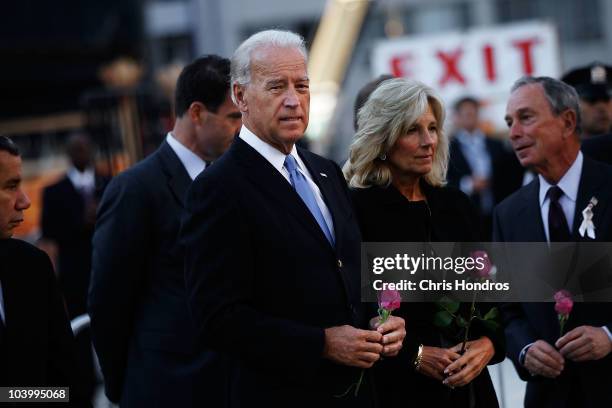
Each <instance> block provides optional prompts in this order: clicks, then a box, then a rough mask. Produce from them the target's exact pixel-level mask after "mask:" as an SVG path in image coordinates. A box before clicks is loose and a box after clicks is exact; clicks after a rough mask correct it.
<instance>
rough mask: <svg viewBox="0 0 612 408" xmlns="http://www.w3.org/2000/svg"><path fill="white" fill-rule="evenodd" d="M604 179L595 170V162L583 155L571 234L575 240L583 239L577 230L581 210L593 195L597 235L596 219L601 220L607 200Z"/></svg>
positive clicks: (580, 222)
mask: <svg viewBox="0 0 612 408" xmlns="http://www.w3.org/2000/svg"><path fill="white" fill-rule="evenodd" d="M605 181H606V180H605V179H604V177H603V174H602V173H601V172H600V171H597V166H596V163H595V162H594V161H593V160H591V159H590V158H588V157H587V156H584V163H583V165H582V174H581V175H580V184H579V185H578V195H577V197H576V209H575V210H574V224H573V226H572V234H573V235H574V238H575V239H576V240H577V241H579V240H582V239H585V238H583V237H581V236H580V234H579V231H578V230H579V228H580V224H582V219H583V217H582V211H583V210H584V209H585V208H586V206H587V205H588V204H589V201H591V198H593V197H595V198H596V199H597V205H596V206H595V207H593V223H594V224H595V228H596V232H595V234H596V235H595V236H596V237H597V225H598V221H600V220H601V216H602V215H603V214H604V213H605V209H606V205H607V202H608V201H609V200H608V199H606V198H605V197H607V196H608V194H609V192H608V191H605V189H603V187H604V186H605ZM598 215H599V217H598ZM585 236H586V235H585ZM586 239H589V238H586Z"/></svg>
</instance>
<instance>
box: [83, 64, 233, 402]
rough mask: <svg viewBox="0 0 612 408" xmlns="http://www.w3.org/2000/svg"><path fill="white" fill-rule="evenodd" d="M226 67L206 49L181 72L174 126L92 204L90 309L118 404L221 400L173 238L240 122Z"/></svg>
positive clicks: (219, 373) (214, 363) (216, 366)
mask: <svg viewBox="0 0 612 408" xmlns="http://www.w3.org/2000/svg"><path fill="white" fill-rule="evenodd" d="M229 69H230V64H229V60H227V59H224V58H221V57H217V56H214V55H211V56H206V57H203V58H199V59H197V60H195V61H194V62H192V63H191V64H189V65H188V66H186V67H185V68H184V69H183V71H182V73H181V74H180V76H179V78H178V81H177V87H176V93H175V112H176V117H177V119H176V123H175V125H174V129H173V130H172V131H171V132H170V133H169V134H168V135H167V137H166V140H165V141H164V142H163V143H162V145H161V146H160V147H159V149H158V150H157V151H156V152H155V153H153V154H152V155H151V156H149V157H148V158H147V159H145V160H143V161H142V162H141V163H139V164H137V165H136V166H134V167H133V168H131V169H129V170H127V171H125V172H124V173H122V174H120V175H119V176H117V177H115V178H114V179H113V181H111V183H110V184H109V186H108V187H107V189H106V192H105V193H104V196H103V198H102V202H101V203H100V209H99V211H98V220H97V224H96V230H95V234H94V239H93V248H94V251H93V261H92V264H93V271H92V281H91V288H90V293H89V311H90V314H91V327H92V333H93V341H94V346H95V349H96V352H97V354H98V357H99V359H100V365H101V367H102V372H103V374H104V379H105V387H106V394H107V396H108V398H109V399H110V400H111V401H115V402H120V405H121V407H177V406H180V407H208V406H210V407H218V406H219V407H220V406H221V405H219V404H217V402H216V400H215V398H216V397H217V396H223V395H224V390H223V386H224V384H225V375H224V367H223V365H222V364H221V363H220V360H219V359H218V358H217V357H216V356H211V355H210V354H209V353H208V352H206V350H204V349H203V348H202V347H201V345H199V344H197V343H196V341H195V334H194V330H193V325H192V321H191V319H190V316H189V311H188V308H187V297H186V293H185V284H184V282H185V281H184V273H183V251H182V249H181V247H180V246H179V243H178V234H179V228H180V220H181V215H182V214H183V211H184V205H185V194H186V192H187V189H188V187H189V185H190V184H191V182H192V180H193V179H194V178H195V177H196V176H197V175H198V174H199V173H200V172H201V171H203V170H204V169H205V168H206V167H207V166H208V164H209V163H210V162H211V161H213V160H215V159H217V157H219V156H220V155H221V154H222V153H223V152H224V151H225V150H226V149H227V147H228V146H229V145H230V143H231V141H232V138H233V136H234V135H235V134H236V132H237V131H238V129H239V127H240V123H241V116H240V112H239V111H238V109H237V108H236V106H235V105H234V104H233V102H232V100H231V98H230V94H229ZM206 171H208V170H206ZM210 239H214V237H210Z"/></svg>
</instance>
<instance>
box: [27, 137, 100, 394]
mask: <svg viewBox="0 0 612 408" xmlns="http://www.w3.org/2000/svg"><path fill="white" fill-rule="evenodd" d="M66 150H67V153H68V157H69V159H70V168H69V169H68V171H67V173H66V175H65V176H64V177H63V178H62V179H61V180H59V181H58V182H56V183H54V184H52V185H50V186H48V187H46V188H45V189H44V191H43V204H42V217H41V222H40V226H41V234H42V236H41V240H40V241H39V243H38V245H39V247H40V248H41V249H44V250H45V251H46V252H47V254H48V255H49V256H50V258H51V260H52V262H53V264H54V266H55V269H56V271H57V275H58V280H59V284H60V288H61V290H62V293H63V294H64V299H65V300H66V307H67V309H68V317H69V318H70V319H74V318H75V317H77V316H80V315H82V314H84V313H87V290H88V288H89V277H90V274H91V238H92V237H93V231H94V225H95V222H96V209H97V207H98V202H99V201H100V198H101V197H102V193H103V192H104V188H105V187H106V185H107V184H108V178H107V177H104V176H101V175H100V174H98V173H97V172H96V171H95V168H94V163H93V151H92V150H93V147H92V144H91V141H90V139H89V137H88V136H87V135H86V134H84V133H74V134H72V135H71V136H70V137H69V138H68V142H67V145H66ZM77 348H78V356H79V358H78V360H77V363H78V366H79V376H80V377H81V379H83V382H84V383H86V384H87V385H88V394H89V395H93V393H94V387H95V383H96V379H95V374H94V365H93V358H92V351H91V336H90V334H89V332H84V333H82V334H80V335H79V336H78V337H77Z"/></svg>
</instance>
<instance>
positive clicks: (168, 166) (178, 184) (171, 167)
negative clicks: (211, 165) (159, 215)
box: [155, 141, 191, 207]
mask: <svg viewBox="0 0 612 408" xmlns="http://www.w3.org/2000/svg"><path fill="white" fill-rule="evenodd" d="M155 154H157V155H158V157H159V160H160V162H161V164H162V168H163V172H164V173H165V174H166V176H167V183H168V187H169V188H170V191H171V192H172V195H173V196H174V198H175V199H176V201H177V202H178V203H179V204H180V205H181V207H185V198H186V195H187V190H188V189H189V186H190V185H191V178H190V177H189V173H187V170H186V169H185V167H184V166H183V163H181V161H180V159H179V158H178V156H177V155H176V153H174V150H172V148H171V147H170V145H169V144H168V143H167V142H165V141H164V142H163V143H162V144H161V146H160V147H159V149H158V150H157V152H156V153H155Z"/></svg>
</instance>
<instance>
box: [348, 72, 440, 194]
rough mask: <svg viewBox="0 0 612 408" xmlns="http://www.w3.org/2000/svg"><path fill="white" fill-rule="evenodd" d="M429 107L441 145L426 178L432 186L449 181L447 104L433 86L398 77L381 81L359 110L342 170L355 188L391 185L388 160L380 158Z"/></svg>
mask: <svg viewBox="0 0 612 408" xmlns="http://www.w3.org/2000/svg"><path fill="white" fill-rule="evenodd" d="M428 106H431V110H432V111H433V114H434V117H435V118H436V121H437V122H438V145H437V148H436V151H435V153H434V157H433V165H432V169H431V171H430V172H429V173H427V174H426V175H424V176H423V177H424V179H425V181H426V182H427V183H429V184H430V185H432V186H443V185H445V184H446V172H447V170H448V138H447V137H446V135H445V134H444V131H443V126H444V117H445V111H444V104H443V103H442V100H441V99H440V97H439V96H438V95H437V94H436V93H435V92H434V90H433V89H431V88H430V87H428V86H426V85H424V84H422V83H420V82H418V81H414V80H410V79H405V78H395V79H389V80H387V81H384V82H383V83H382V84H380V86H379V87H378V88H376V90H375V91H374V92H373V93H372V95H370V98H369V99H368V100H367V102H366V103H365V105H364V106H363V107H362V108H361V109H360V110H359V113H358V117H357V126H358V131H357V133H356V135H355V139H354V140H353V143H351V146H350V148H349V159H348V160H347V162H346V163H345V164H344V167H343V169H342V171H343V172H344V177H346V179H347V181H348V183H349V185H350V186H351V187H357V188H366V187H371V186H388V185H389V184H391V170H390V169H389V165H388V162H387V161H385V160H381V159H380V157H381V156H383V155H386V154H387V152H388V151H389V150H390V149H391V147H393V145H394V144H395V142H396V141H397V139H398V138H399V137H400V136H401V135H403V134H405V133H406V132H407V131H408V129H409V128H410V127H411V126H412V125H413V124H414V123H415V122H416V121H417V120H418V119H419V117H421V115H423V114H424V113H425V112H426V111H427V108H428Z"/></svg>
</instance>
